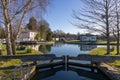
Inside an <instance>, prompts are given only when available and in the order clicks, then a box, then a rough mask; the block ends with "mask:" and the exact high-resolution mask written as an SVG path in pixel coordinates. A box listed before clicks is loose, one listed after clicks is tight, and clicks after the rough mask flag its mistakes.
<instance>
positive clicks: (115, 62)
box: [89, 47, 120, 72]
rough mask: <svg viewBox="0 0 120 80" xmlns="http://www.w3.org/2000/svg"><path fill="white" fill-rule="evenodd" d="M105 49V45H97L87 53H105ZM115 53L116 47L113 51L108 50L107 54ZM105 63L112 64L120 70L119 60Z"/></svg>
mask: <svg viewBox="0 0 120 80" xmlns="http://www.w3.org/2000/svg"><path fill="white" fill-rule="evenodd" d="M106 49H107V48H106V47H98V48H95V49H93V50H91V51H90V52H89V54H91V55H106ZM116 53H117V51H116V49H114V50H113V51H111V52H110V54H109V55H114V56H116ZM117 56H118V55H117ZM107 64H109V65H111V66H113V67H114V68H116V69H117V70H118V71H119V72H120V60H116V61H114V62H112V63H107Z"/></svg>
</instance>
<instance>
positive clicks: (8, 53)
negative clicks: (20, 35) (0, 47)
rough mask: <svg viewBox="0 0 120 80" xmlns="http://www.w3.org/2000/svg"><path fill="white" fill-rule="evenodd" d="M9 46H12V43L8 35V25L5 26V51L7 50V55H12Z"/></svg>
mask: <svg viewBox="0 0 120 80" xmlns="http://www.w3.org/2000/svg"><path fill="white" fill-rule="evenodd" d="M11 45H12V43H11V35H10V25H9V24H6V49H7V55H13V54H12V53H13V52H12V47H11Z"/></svg>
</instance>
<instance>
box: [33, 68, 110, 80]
mask: <svg viewBox="0 0 120 80" xmlns="http://www.w3.org/2000/svg"><path fill="white" fill-rule="evenodd" d="M32 80H109V79H108V78H107V77H105V76H103V75H102V74H101V73H96V72H91V71H87V70H83V69H80V68H76V67H71V66H69V67H68V70H65V67H64V66H61V67H58V68H52V69H47V70H39V71H37V72H36V73H35V75H34V76H33V78H32Z"/></svg>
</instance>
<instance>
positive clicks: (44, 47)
mask: <svg viewBox="0 0 120 80" xmlns="http://www.w3.org/2000/svg"><path fill="white" fill-rule="evenodd" d="M51 47H52V45H40V46H39V51H41V52H43V53H47V52H50V51H51Z"/></svg>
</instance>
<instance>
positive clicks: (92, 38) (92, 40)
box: [81, 35, 97, 42]
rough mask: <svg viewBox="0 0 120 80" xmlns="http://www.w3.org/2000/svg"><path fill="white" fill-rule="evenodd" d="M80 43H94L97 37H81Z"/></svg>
mask: <svg viewBox="0 0 120 80" xmlns="http://www.w3.org/2000/svg"><path fill="white" fill-rule="evenodd" d="M81 41H83V42H96V41H97V36H96V35H81Z"/></svg>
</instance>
